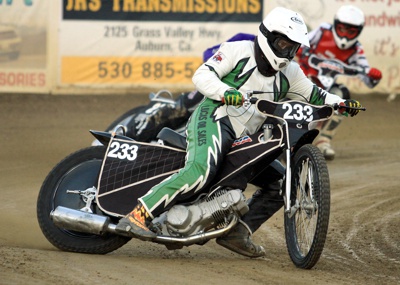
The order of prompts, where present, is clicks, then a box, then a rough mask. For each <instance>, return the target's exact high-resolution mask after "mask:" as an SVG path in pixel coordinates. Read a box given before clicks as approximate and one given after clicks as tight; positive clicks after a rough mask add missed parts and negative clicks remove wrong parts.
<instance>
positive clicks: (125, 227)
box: [115, 202, 157, 241]
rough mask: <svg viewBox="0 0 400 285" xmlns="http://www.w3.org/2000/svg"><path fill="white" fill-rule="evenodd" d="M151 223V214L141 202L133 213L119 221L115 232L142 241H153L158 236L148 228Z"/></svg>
mask: <svg viewBox="0 0 400 285" xmlns="http://www.w3.org/2000/svg"><path fill="white" fill-rule="evenodd" d="M150 222H151V218H150V215H149V213H148V212H147V210H146V208H145V207H144V206H143V205H142V204H141V203H140V202H139V203H138V204H137V206H136V207H135V208H134V209H133V210H132V212H130V213H129V214H128V215H126V216H125V217H124V218H122V219H120V220H119V222H118V224H117V226H116V228H115V230H116V231H117V232H119V233H121V234H124V235H128V236H131V237H136V238H138V239H141V240H145V241H146V240H151V239H153V238H155V237H156V236H157V235H156V233H154V232H152V231H151V230H149V228H148V227H147V226H148V225H149V224H150Z"/></svg>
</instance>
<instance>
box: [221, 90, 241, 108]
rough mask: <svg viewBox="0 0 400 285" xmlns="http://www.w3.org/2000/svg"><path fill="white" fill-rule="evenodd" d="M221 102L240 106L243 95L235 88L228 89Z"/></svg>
mask: <svg viewBox="0 0 400 285" xmlns="http://www.w3.org/2000/svg"><path fill="white" fill-rule="evenodd" d="M223 102H224V103H225V104H226V105H233V106H242V105H243V95H242V93H240V92H239V91H237V90H236V89H228V90H226V91H225V93H224V98H223Z"/></svg>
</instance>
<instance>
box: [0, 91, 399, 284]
mask: <svg viewBox="0 0 400 285" xmlns="http://www.w3.org/2000/svg"><path fill="white" fill-rule="evenodd" d="M357 99H359V100H360V101H361V102H362V103H363V104H364V105H365V106H366V107H367V112H365V113H362V114H360V115H359V116H357V117H354V118H348V119H346V120H345V121H344V122H343V123H342V126H341V128H340V130H339V134H338V136H337V138H336V140H335V142H334V146H335V149H336V151H337V158H336V160H334V161H333V162H329V163H328V167H329V171H330V177H331V191H332V205H331V219H330V227H329V232H328V238H327V242H326V245H325V250H324V252H323V255H322V257H321V259H320V261H319V262H318V263H317V265H316V266H315V267H314V268H313V269H312V270H300V269H297V268H295V267H294V265H293V264H292V263H291V261H290V259H289V256H288V254H287V251H286V245H285V241H284V233H283V226H282V225H283V217H282V216H283V214H282V212H281V211H280V212H278V213H277V214H276V215H275V216H273V217H272V218H271V219H270V220H269V221H268V222H267V223H266V224H264V225H263V226H262V227H261V229H260V230H259V231H257V232H256V233H255V235H254V239H255V241H257V242H259V243H261V244H262V245H264V246H265V247H266V249H267V252H268V253H267V257H266V258H261V259H254V260H253V259H248V258H245V257H242V256H240V255H237V254H234V253H231V252H229V251H228V250H226V249H224V248H222V247H219V246H218V245H217V244H216V243H215V242H214V241H211V242H209V243H207V244H206V245H204V246H192V247H187V248H184V249H181V250H177V251H168V250H167V249H166V248H165V247H164V246H161V245H154V244H151V243H146V242H142V241H138V240H132V241H131V242H129V243H128V244H127V245H125V246H124V247H122V248H121V249H119V250H117V251H115V252H113V253H110V254H107V255H84V254H76V253H67V252H61V251H59V250H57V249H56V248H54V247H53V246H52V245H51V244H50V243H49V242H48V241H47V240H46V239H45V238H44V236H43V235H42V233H41V231H40V229H39V226H38V223H37V220H36V198H37V194H38V191H39V188H40V186H41V183H42V182H43V180H44V178H45V176H46V175H47V173H48V172H49V171H50V170H51V168H52V167H53V166H54V165H55V164H56V163H57V162H58V161H59V160H60V159H62V158H63V157H65V156H66V155H67V154H69V153H71V152H73V151H75V150H77V149H79V148H82V147H86V146H88V145H90V143H91V141H92V137H91V135H90V134H89V132H88V130H89V129H98V130H102V129H104V128H105V127H106V126H107V125H108V124H109V123H110V122H111V121H112V120H114V119H115V118H116V117H117V116H119V115H120V114H122V112H125V111H126V110H128V109H129V108H130V107H133V106H134V105H135V104H140V103H145V102H147V96H140V97H137V96H136V97H134V96H132V95H126V96H123V95H119V96H104V95H103V96H94V97H90V96H73V97H71V96H47V95H46V96H45V95H0V121H1V126H2V128H1V148H0V158H1V159H0V179H1V180H0V181H1V188H0V195H1V196H0V197H1V199H0V202H1V203H0V284H60V285H61V284H193V285H195V284H246V285H251V284H307V285H308V284H378V283H379V284H399V283H400V239H399V231H400V229H399V225H400V151H399V149H400V123H399V122H400V98H397V99H396V100H395V101H393V102H391V103H388V102H387V101H386V96H378V95H375V96H373V95H368V96H364V97H357ZM248 194H250V193H248Z"/></svg>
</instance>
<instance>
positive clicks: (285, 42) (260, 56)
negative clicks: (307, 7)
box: [255, 7, 309, 76]
mask: <svg viewBox="0 0 400 285" xmlns="http://www.w3.org/2000/svg"><path fill="white" fill-rule="evenodd" d="M255 45H256V47H255V56H256V61H257V67H258V70H259V71H260V72H261V74H263V75H265V76H270V75H271V74H265V70H266V69H267V68H268V66H269V67H270V68H271V67H272V69H273V70H274V71H275V72H276V71H279V70H282V69H284V68H285V67H286V66H288V64H289V63H290V61H291V60H292V59H293V58H294V56H295V55H296V52H297V50H298V49H299V47H300V45H305V46H309V40H308V34H307V26H306V24H305V23H304V20H303V18H302V16H301V15H300V14H298V13H296V12H294V11H291V10H289V9H286V8H282V7H277V8H275V9H273V10H272V11H271V12H270V13H269V14H268V15H267V16H266V17H265V19H264V21H263V22H262V23H261V25H260V28H259V31H258V35H257V40H256V42H255ZM265 61H267V62H265Z"/></svg>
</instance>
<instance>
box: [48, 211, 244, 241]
mask: <svg viewBox="0 0 400 285" xmlns="http://www.w3.org/2000/svg"><path fill="white" fill-rule="evenodd" d="M50 218H51V219H52V221H53V223H54V225H56V226H57V227H59V228H63V229H66V230H71V231H77V232H82V233H90V234H95V235H104V234H105V233H113V234H118V235H123V234H122V233H121V232H117V231H116V230H115V228H116V225H115V224H111V223H110V218H109V217H105V216H101V215H96V214H93V213H88V212H84V211H80V210H74V209H70V208H66V207H63V206H58V207H57V208H56V209H55V210H53V211H51V213H50ZM237 222H238V217H237V216H233V218H232V220H231V221H230V223H229V225H227V226H226V227H225V228H222V229H219V230H215V231H211V232H205V233H199V234H197V235H194V236H189V237H171V236H157V237H155V238H154V239H152V241H153V242H157V243H160V244H165V245H168V244H180V245H185V246H189V245H192V244H196V243H202V242H205V241H208V240H210V239H213V238H217V237H219V236H221V235H223V234H224V233H226V232H228V231H230V230H231V229H232V228H233V227H234V226H235V225H236V224H237ZM125 236H128V237H132V236H131V235H129V233H127V234H126V235H125Z"/></svg>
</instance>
